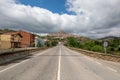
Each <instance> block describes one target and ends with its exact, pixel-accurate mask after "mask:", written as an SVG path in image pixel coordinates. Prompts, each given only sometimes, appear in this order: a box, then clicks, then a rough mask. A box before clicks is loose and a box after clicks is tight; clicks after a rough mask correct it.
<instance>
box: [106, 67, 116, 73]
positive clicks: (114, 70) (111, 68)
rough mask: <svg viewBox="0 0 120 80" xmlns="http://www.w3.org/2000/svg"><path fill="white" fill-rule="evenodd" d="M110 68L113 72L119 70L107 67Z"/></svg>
mask: <svg viewBox="0 0 120 80" xmlns="http://www.w3.org/2000/svg"><path fill="white" fill-rule="evenodd" d="M107 68H108V69H109V70H111V71H113V72H117V70H115V69H113V68H111V67H107Z"/></svg>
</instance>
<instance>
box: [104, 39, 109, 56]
mask: <svg viewBox="0 0 120 80" xmlns="http://www.w3.org/2000/svg"><path fill="white" fill-rule="evenodd" d="M103 46H104V50H105V54H106V53H107V49H106V47H107V46H108V42H107V41H105V42H104V43H103Z"/></svg>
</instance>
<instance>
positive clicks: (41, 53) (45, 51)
mask: <svg viewBox="0 0 120 80" xmlns="http://www.w3.org/2000/svg"><path fill="white" fill-rule="evenodd" d="M47 51H48V50H46V51H43V52H41V54H36V55H35V56H33V57H37V56H39V55H42V54H44V53H45V52H47ZM29 60H30V59H27V60H24V61H22V62H20V63H17V64H15V65H12V66H10V67H8V68H5V69H3V70H1V71H0V73H2V72H4V71H7V70H9V69H12V68H14V67H16V66H18V65H20V64H22V63H25V62H27V61H29Z"/></svg>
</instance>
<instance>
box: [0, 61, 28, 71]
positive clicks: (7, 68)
mask: <svg viewBox="0 0 120 80" xmlns="http://www.w3.org/2000/svg"><path fill="white" fill-rule="evenodd" d="M28 60H29V59H28ZM28 60H25V61H22V62H21V63H24V62H27V61H28ZM21 63H17V64H15V65H13V66H10V67H8V68H6V69H3V70H1V71H0V73H2V72H4V71H6V70H9V69H11V68H13V67H16V66H17V65H19V64H21Z"/></svg>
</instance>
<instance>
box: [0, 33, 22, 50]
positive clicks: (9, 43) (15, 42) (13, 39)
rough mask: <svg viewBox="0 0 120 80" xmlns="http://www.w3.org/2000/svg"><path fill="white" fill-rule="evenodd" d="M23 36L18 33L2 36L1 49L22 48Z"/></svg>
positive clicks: (0, 40) (0, 36)
mask: <svg viewBox="0 0 120 80" xmlns="http://www.w3.org/2000/svg"><path fill="white" fill-rule="evenodd" d="M21 39H22V36H21V35H20V34H19V33H17V32H9V33H4V34H1V35H0V49H9V48H20V47H21Z"/></svg>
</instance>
